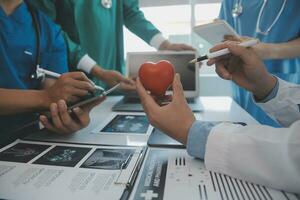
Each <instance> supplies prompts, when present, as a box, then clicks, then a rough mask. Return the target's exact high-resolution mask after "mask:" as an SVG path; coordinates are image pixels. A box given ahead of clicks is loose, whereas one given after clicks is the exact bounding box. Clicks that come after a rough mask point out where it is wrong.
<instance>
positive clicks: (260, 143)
mask: <svg viewBox="0 0 300 200" xmlns="http://www.w3.org/2000/svg"><path fill="white" fill-rule="evenodd" d="M278 81H279V89H278V92H277V95H276V97H274V98H273V99H271V100H270V101H268V102H266V103H260V104H259V106H260V107H261V108H262V109H263V110H265V111H266V112H267V113H268V114H269V115H270V116H271V117H273V118H274V119H275V120H277V121H278V122H279V123H281V124H282V125H283V126H284V127H288V128H273V127H269V126H263V125H248V126H241V125H236V124H230V123H222V124H220V125H217V126H215V127H214V128H213V129H212V130H211V132H210V134H209V136H208V140H207V143H206V153H205V164H206V167H207V169H209V170H212V171H216V172H219V173H223V174H227V175H230V176H233V177H236V178H239V179H244V180H248V181H250V182H254V183H258V184H261V185H265V186H269V187H272V188H275V189H281V190H285V191H289V192H294V193H300V113H299V104H300V86H298V85H294V84H291V83H287V82H285V81H283V80H280V79H278Z"/></svg>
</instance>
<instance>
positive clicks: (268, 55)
mask: <svg viewBox="0 0 300 200" xmlns="http://www.w3.org/2000/svg"><path fill="white" fill-rule="evenodd" d="M224 39H225V41H236V42H245V41H248V40H253V39H256V38H251V37H245V36H241V37H236V36H233V35H225V36H224ZM252 49H253V50H254V51H255V53H256V54H257V55H258V56H259V57H260V58H261V59H276V58H277V56H276V55H275V53H276V51H274V47H273V44H268V43H264V42H259V43H258V44H257V45H255V46H253V47H252Z"/></svg>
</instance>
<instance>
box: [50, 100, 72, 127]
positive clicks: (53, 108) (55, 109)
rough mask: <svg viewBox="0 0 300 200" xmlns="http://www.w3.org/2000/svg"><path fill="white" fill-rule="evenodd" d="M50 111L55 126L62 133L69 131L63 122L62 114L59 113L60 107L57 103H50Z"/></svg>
mask: <svg viewBox="0 0 300 200" xmlns="http://www.w3.org/2000/svg"><path fill="white" fill-rule="evenodd" d="M50 113H51V118H52V122H53V125H54V127H55V128H56V129H57V130H58V131H59V132H60V133H66V132H68V129H66V127H64V125H63V124H62V121H61V119H60V116H59V114H58V107H57V104H56V103H52V104H51V105H50Z"/></svg>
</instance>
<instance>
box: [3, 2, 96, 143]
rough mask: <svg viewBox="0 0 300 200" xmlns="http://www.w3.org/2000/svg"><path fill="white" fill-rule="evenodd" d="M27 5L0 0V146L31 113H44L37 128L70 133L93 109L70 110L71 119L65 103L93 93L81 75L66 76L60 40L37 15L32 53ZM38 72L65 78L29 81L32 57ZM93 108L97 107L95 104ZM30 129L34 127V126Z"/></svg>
mask: <svg viewBox="0 0 300 200" xmlns="http://www.w3.org/2000/svg"><path fill="white" fill-rule="evenodd" d="M32 13H33V12H30V10H29V4H27V3H24V2H23V1H22V0H0V144H1V145H3V144H5V143H7V142H8V141H11V140H13V139H16V137H18V135H17V134H18V133H16V132H15V131H14V130H17V129H18V128H20V127H22V126H24V125H26V124H28V123H30V122H32V121H34V120H36V119H38V116H37V114H36V113H37V112H38V111H43V110H49V108H50V111H51V112H50V113H51V117H52V121H51V122H50V120H48V119H47V118H46V117H45V116H40V121H41V123H42V124H43V125H44V126H45V127H46V128H48V129H50V130H51V131H54V132H58V133H71V132H75V131H77V130H79V129H81V128H83V127H85V126H86V125H87V124H88V123H89V115H88V113H89V111H90V109H91V108H92V107H93V106H94V105H89V106H88V107H84V108H75V109H74V110H73V113H74V116H75V117H71V115H70V114H69V113H68V111H67V107H66V102H73V101H77V100H78V99H79V98H80V97H82V96H85V95H86V94H88V92H92V91H94V89H95V88H94V86H93V85H92V84H91V82H90V80H89V79H88V78H87V77H86V76H85V75H84V74H83V73H81V72H73V73H66V72H67V56H66V46H65V43H64V39H63V37H62V36H61V31H60V30H59V29H58V27H57V26H56V25H55V24H54V23H53V22H52V21H51V19H48V17H47V16H45V15H44V14H42V13H41V12H38V11H34V13H35V16H36V18H35V19H36V20H37V22H38V23H39V26H40V28H39V30H40V34H39V35H40V37H39V38H40V49H39V52H37V45H36V44H37V38H38V37H37V35H38V34H35V31H36V28H35V27H36V26H35V25H34V21H33V19H34V18H33V16H32V15H31V14H32ZM38 54H40V63H39V64H40V67H41V68H44V69H47V70H50V71H54V72H56V73H66V74H64V75H62V76H61V77H60V78H59V79H58V80H54V79H48V78H47V79H45V80H44V81H39V80H37V79H33V78H32V77H31V75H33V74H34V73H35V71H36V57H37V55H38ZM97 103H99V102H97ZM32 128H37V126H36V124H35V125H34V126H33V127H30V130H32Z"/></svg>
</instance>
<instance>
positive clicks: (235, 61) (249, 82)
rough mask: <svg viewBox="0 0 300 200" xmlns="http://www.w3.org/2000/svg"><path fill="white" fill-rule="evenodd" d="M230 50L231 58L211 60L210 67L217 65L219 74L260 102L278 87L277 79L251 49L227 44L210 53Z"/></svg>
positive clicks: (216, 47) (224, 57)
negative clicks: (251, 94)
mask: <svg viewBox="0 0 300 200" xmlns="http://www.w3.org/2000/svg"><path fill="white" fill-rule="evenodd" d="M224 48H228V49H229V51H230V52H231V56H228V55H227V56H223V57H220V58H215V59H210V60H209V61H208V62H207V64H208V65H209V66H211V65H213V64H215V65H216V72H217V74H218V75H219V76H220V77H221V78H223V79H227V80H232V81H234V82H235V83H236V84H237V85H239V86H241V87H243V88H245V89H246V90H248V91H250V92H252V93H253V94H254V96H255V97H256V98H257V99H258V100H260V99H263V98H265V97H266V96H267V95H268V94H269V93H270V91H271V90H272V89H273V88H274V87H275V85H276V81H277V80H276V78H275V77H274V76H272V75H271V74H270V73H268V71H267V70H266V68H265V65H264V64H263V62H262V60H261V59H260V57H259V56H258V55H257V54H256V53H255V51H254V50H253V49H251V48H249V49H248V48H244V47H241V46H239V45H238V43H236V42H225V43H223V44H219V45H217V46H215V47H213V48H212V49H211V50H210V51H211V52H214V51H218V50H221V49H224Z"/></svg>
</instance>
